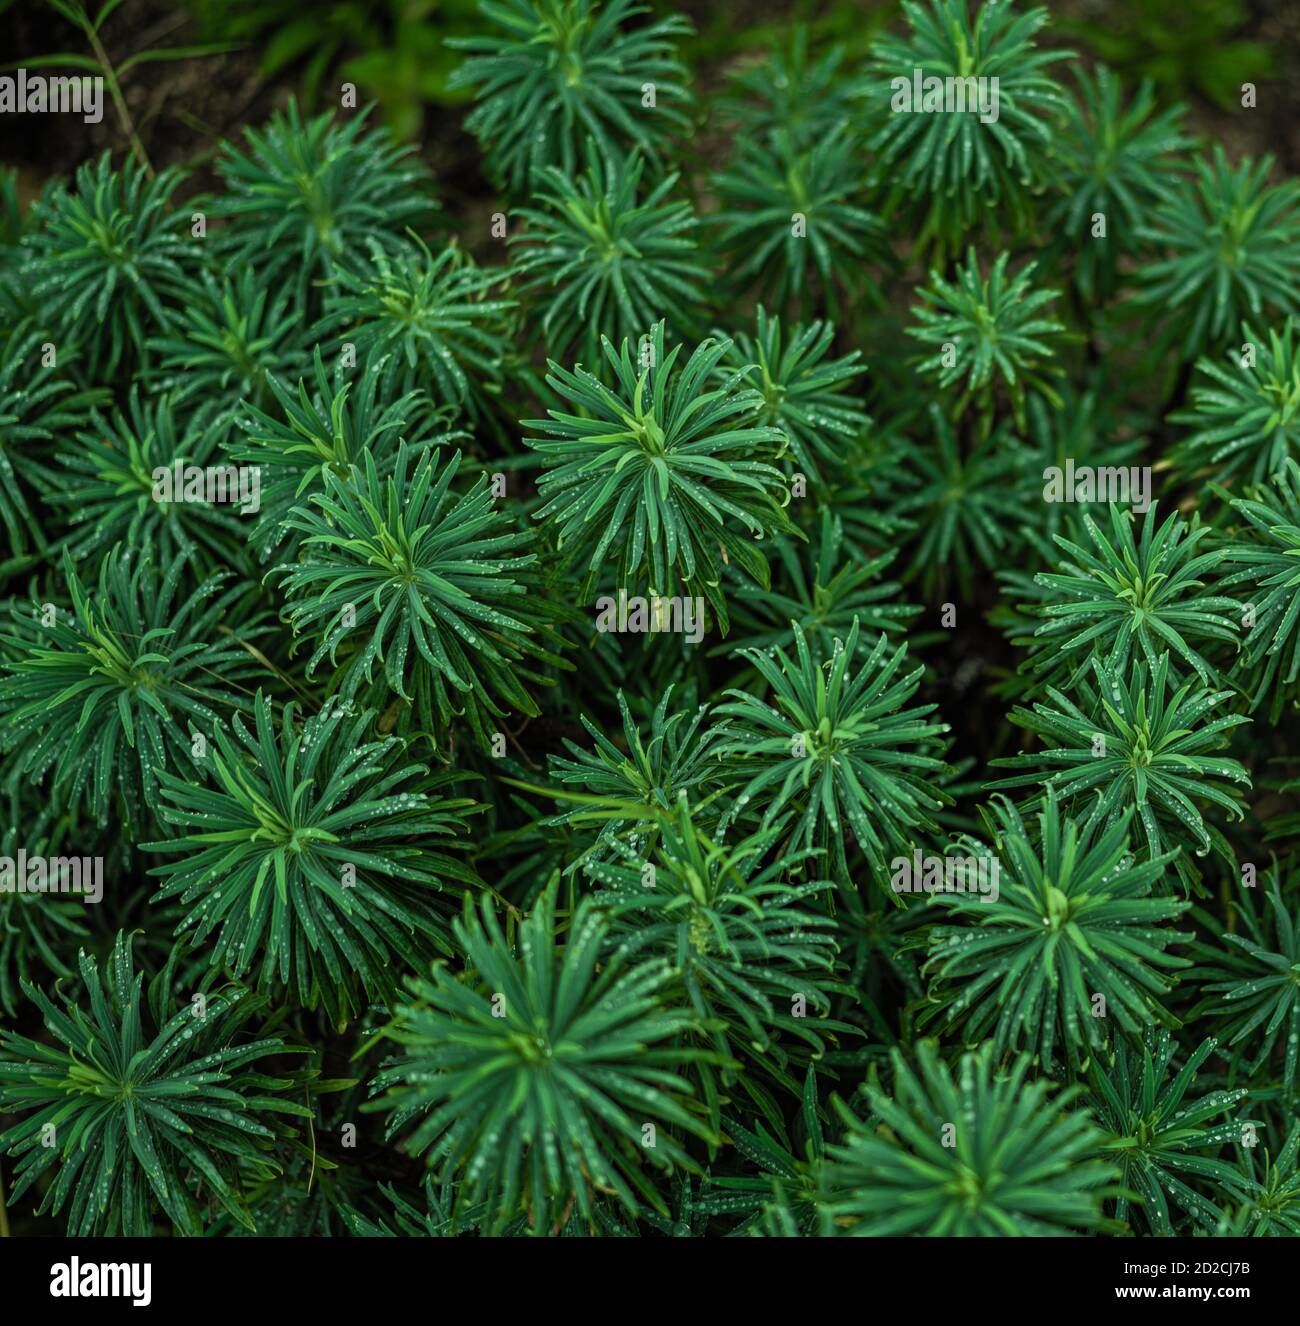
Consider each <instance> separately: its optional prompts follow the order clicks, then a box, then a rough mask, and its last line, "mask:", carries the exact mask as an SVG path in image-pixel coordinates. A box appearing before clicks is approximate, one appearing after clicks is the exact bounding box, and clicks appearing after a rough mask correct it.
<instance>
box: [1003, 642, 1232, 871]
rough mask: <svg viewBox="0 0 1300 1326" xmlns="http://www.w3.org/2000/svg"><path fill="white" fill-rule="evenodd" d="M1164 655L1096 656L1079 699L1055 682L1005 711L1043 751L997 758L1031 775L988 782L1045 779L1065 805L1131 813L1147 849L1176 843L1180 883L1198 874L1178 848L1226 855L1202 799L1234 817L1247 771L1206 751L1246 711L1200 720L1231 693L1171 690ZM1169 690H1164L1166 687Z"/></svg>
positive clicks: (1157, 851)
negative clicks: (1111, 659)
mask: <svg viewBox="0 0 1300 1326" xmlns="http://www.w3.org/2000/svg"><path fill="white" fill-rule="evenodd" d="M1169 666H1170V665H1169V655H1168V654H1161V656H1160V659H1159V661H1158V662H1157V663H1156V664H1155V665H1154V666H1152V667H1150V668H1148V667H1147V666H1146V665H1145V664H1143V663H1138V662H1134V663H1133V664H1132V665H1131V666H1130V667H1129V669H1128V671H1127V682H1125V681H1123V680H1121V676H1123V675H1124V674H1117V673H1115V672H1112V671H1109V670H1108V669H1107V668H1106V666H1105V665H1104V664H1103V663H1102V661H1101V659H1100V658H1099V657H1097V656H1096V655H1094V656H1093V659H1092V670H1093V672H1094V674H1095V678H1096V680H1095V683H1090V682H1089V681H1087V680H1086V679H1080V681H1079V685H1078V691H1077V693H1078V695H1079V697H1080V699H1079V702H1077V703H1076V702H1075V701H1074V700H1071V699H1070V698H1069V697H1067V696H1066V695H1064V694H1063V693H1062V692H1061V691H1058V690H1057V689H1056V688H1055V687H1053V686H1047V687H1046V688H1045V689H1046V692H1047V697H1048V701H1047V702H1046V703H1041V702H1035V704H1034V705H1033V708H1032V711H1031V710H1025V709H1021V708H1016V709H1014V710H1012V718H1013V720H1014V721H1015V722H1016V723H1017V724H1018V725H1019V726H1020V727H1022V728H1024V729H1026V730H1027V731H1029V732H1033V733H1035V734H1037V736H1038V737H1039V738H1040V739H1041V740H1043V741H1044V742H1047V743H1050V744H1049V745H1048V746H1047V747H1046V748H1045V749H1044V750H1042V751H1039V752H1035V753H1033V754H1020V755H1016V756H1013V757H1011V758H1009V759H1001V760H995V761H993V763H994V764H995V765H1005V766H1007V767H1009V768H1030V769H1032V770H1033V772H1031V773H1025V774H1017V775H1015V776H1014V777H1010V778H1003V779H999V780H998V781H997V782H995V783H992V784H990V786H991V787H995V788H1003V787H1024V786H1027V785H1028V786H1046V787H1048V788H1053V789H1055V791H1056V792H1057V794H1058V795H1059V796H1060V797H1061V799H1062V801H1063V802H1064V803H1067V804H1068V803H1069V802H1070V800H1071V799H1072V798H1075V797H1079V798H1082V797H1084V796H1085V795H1086V796H1088V797H1089V798H1091V797H1094V796H1095V797H1096V798H1097V804H1098V809H1099V811H1100V813H1101V814H1102V815H1103V816H1104V817H1105V818H1106V819H1107V820H1112V821H1113V820H1114V819H1116V818H1118V817H1120V816H1122V815H1124V814H1125V812H1126V811H1128V810H1130V809H1131V810H1133V811H1134V812H1135V813H1136V817H1137V820H1138V822H1140V823H1141V825H1142V832H1143V835H1144V836H1145V838H1146V845H1147V850H1148V852H1149V853H1150V855H1151V856H1152V857H1156V856H1159V855H1162V854H1163V853H1165V852H1167V851H1168V850H1169V849H1170V848H1182V849H1185V850H1184V851H1181V852H1178V853H1177V854H1176V856H1175V858H1174V862H1173V864H1174V868H1175V870H1176V871H1177V873H1178V876H1179V878H1180V879H1181V880H1182V881H1183V883H1184V885H1185V886H1189V887H1190V886H1193V885H1194V884H1195V883H1196V880H1197V875H1196V872H1195V870H1194V868H1193V867H1192V866H1191V864H1190V862H1189V861H1188V860H1187V857H1186V854H1185V851H1186V850H1187V849H1190V850H1191V851H1194V852H1195V853H1196V855H1197V856H1205V855H1207V854H1208V853H1209V852H1211V851H1215V852H1217V853H1218V854H1219V855H1220V856H1221V857H1223V858H1224V859H1225V860H1226V861H1228V862H1230V863H1231V862H1232V861H1233V854H1232V850H1231V848H1230V846H1229V845H1228V842H1227V839H1226V838H1225V837H1224V836H1223V834H1222V832H1221V831H1220V830H1219V829H1218V827H1217V826H1216V825H1215V824H1214V823H1213V821H1208V822H1207V820H1206V818H1205V815H1204V813H1203V812H1202V810H1201V807H1202V806H1203V805H1206V804H1208V805H1210V806H1214V807H1217V808H1218V810H1219V811H1221V812H1224V813H1226V814H1227V815H1229V816H1231V817H1240V816H1241V815H1242V813H1243V812H1242V800H1243V796H1242V787H1243V785H1244V786H1247V787H1248V786H1249V785H1250V775H1249V774H1248V773H1247V771H1246V769H1245V768H1244V767H1243V766H1242V765H1241V763H1240V762H1239V761H1237V760H1234V759H1231V758H1226V757H1220V756H1217V755H1215V754H1213V753H1212V752H1214V751H1217V750H1220V749H1221V748H1222V747H1223V746H1224V745H1225V744H1226V735H1225V734H1226V733H1228V732H1230V731H1231V730H1232V729H1233V728H1235V727H1239V726H1240V725H1241V724H1243V723H1249V722H1250V719H1249V718H1247V717H1246V716H1245V715H1244V714H1224V715H1222V716H1221V717H1219V718H1215V719H1212V720H1211V721H1209V722H1205V721H1203V720H1205V718H1206V717H1207V716H1208V715H1209V714H1210V713H1212V712H1213V711H1214V710H1215V709H1216V708H1219V707H1221V706H1222V704H1223V702H1224V701H1225V700H1226V699H1228V698H1229V696H1230V695H1231V692H1230V691H1214V690H1210V689H1208V688H1207V687H1205V686H1203V685H1200V684H1199V683H1198V682H1196V681H1194V680H1193V681H1186V682H1184V683H1182V684H1181V685H1178V686H1177V689H1173V687H1174V685H1175V683H1173V682H1172V681H1171V679H1170V671H1169ZM1171 690H1172V694H1171Z"/></svg>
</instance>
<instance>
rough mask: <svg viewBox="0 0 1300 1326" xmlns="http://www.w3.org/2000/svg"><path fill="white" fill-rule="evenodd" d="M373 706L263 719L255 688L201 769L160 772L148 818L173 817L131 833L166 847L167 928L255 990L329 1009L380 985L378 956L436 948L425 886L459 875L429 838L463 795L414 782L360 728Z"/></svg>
mask: <svg viewBox="0 0 1300 1326" xmlns="http://www.w3.org/2000/svg"><path fill="white" fill-rule="evenodd" d="M372 719H373V715H372V714H369V713H365V712H363V713H352V712H350V711H349V709H348V707H347V706H346V705H343V704H339V703H333V704H329V705H327V707H326V708H325V709H324V710H322V712H321V713H319V714H317V715H315V716H314V717H312V718H309V719H308V720H307V721H306V722H305V723H303V724H302V726H301V730H299V728H298V726H297V721H296V715H295V711H294V707H293V705H286V706H285V707H284V708H283V710H282V711H281V714H280V721H279V724H278V732H277V724H276V721H275V714H274V711H273V707H272V705H271V702H270V701H269V700H268V699H267V698H266V697H265V696H264V695H263V694H262V693H261V692H258V696H257V700H256V703H255V705H254V707H253V721H254V726H253V728H252V730H250V729H249V728H248V727H247V726H246V725H245V724H244V722H243V721H242V720H241V719H240V718H239V717H238V716H236V718H235V719H234V721H233V722H232V724H231V725H230V728H229V730H227V728H226V727H225V726H224V725H223V726H222V727H219V728H217V729H216V731H215V732H214V733H213V746H212V749H211V751H210V753H208V752H206V751H205V753H204V754H203V755H202V756H201V757H199V765H200V768H201V769H202V770H203V771H204V773H205V774H206V778H205V779H204V781H203V782H201V783H199V782H196V781H189V780H185V779H181V778H177V777H175V776H174V775H171V774H168V773H166V772H163V773H160V775H159V780H160V782H161V783H162V792H163V797H164V799H165V804H164V805H163V807H162V809H161V819H162V821H163V823H164V824H167V825H170V826H172V827H173V828H175V829H177V830H178V831H179V832H178V833H177V834H176V835H175V836H173V837H172V838H170V839H167V840H164V841H161V842H156V843H146V844H144V846H145V848H146V850H149V851H154V852H161V853H165V854H166V855H168V856H169V857H179V859H177V860H170V861H167V862H164V863H163V864H161V865H159V866H156V867H155V868H154V870H153V872H152V873H153V874H155V875H157V876H159V877H160V878H161V880H162V881H163V882H162V884H161V885H160V887H159V889H158V894H157V897H158V899H159V900H163V899H167V898H173V897H177V898H180V900H181V901H182V903H183V904H184V905H185V908H186V914H185V919H184V921H183V922H182V925H181V929H182V930H183V931H185V932H189V935H190V939H191V942H192V943H193V944H200V943H203V942H204V941H205V940H209V939H210V943H211V949H210V959H209V960H210V962H211V963H212V965H214V966H217V967H218V968H220V967H222V966H227V965H228V966H229V967H230V969H231V970H232V971H233V972H234V973H235V974H236V975H237V976H242V975H243V974H244V973H246V972H249V971H254V972H255V973H256V979H257V984H258V985H259V986H260V987H261V988H263V989H274V988H278V987H283V986H288V987H289V988H291V989H292V990H293V992H294V994H295V996H296V997H297V999H298V1000H299V1001H300V1002H301V1003H302V1004H303V1005H304V1006H305V1007H307V1008H315V1007H316V1006H317V1005H318V1004H323V1005H324V1007H325V1008H326V1009H327V1011H328V1012H329V1014H330V1016H331V1017H332V1018H333V1020H334V1021H335V1023H340V1022H342V1021H343V1019H344V1017H346V1016H347V1015H348V1014H349V1013H351V1012H353V1011H355V1010H356V1009H357V1008H358V1007H359V1006H360V1001H359V1000H358V997H357V993H356V986H357V985H358V983H359V984H360V985H361V986H362V987H363V988H364V990H365V993H366V995H367V996H368V997H369V998H371V999H378V998H385V997H388V996H389V995H391V993H392V992H393V990H394V989H395V985H396V982H395V976H394V973H393V971H392V965H393V962H394V960H398V961H402V962H406V963H408V964H410V963H413V962H415V960H416V955H417V954H418V953H419V952H420V951H421V950H420V944H421V942H423V943H424V944H433V945H435V946H437V947H440V948H445V947H446V938H445V936H446V932H447V925H446V921H445V919H444V918H441V917H439V916H438V914H437V912H436V910H435V909H433V908H432V907H430V906H429V905H428V899H429V895H430V893H437V892H439V891H442V890H444V889H447V888H448V887H449V886H450V885H452V884H453V883H455V884H460V885H473V884H474V883H476V880H475V876H474V874H473V872H472V871H470V870H468V869H466V867H465V866H464V865H463V864H462V863H460V862H459V861H457V859H456V858H455V857H454V856H452V855H450V854H449V853H448V851H446V850H445V848H446V847H448V846H450V843H449V842H448V841H447V840H448V839H450V838H454V837H455V836H456V835H457V834H459V833H461V832H463V831H464V828H465V822H464V816H465V813H466V812H467V811H468V810H470V809H472V807H473V802H472V801H469V800H467V799H465V798H450V797H446V796H443V795H441V794H440V789H441V788H442V787H444V786H446V785H447V784H449V783H452V782H454V781H455V776H454V775H452V774H448V773H442V774H440V775H439V776H437V777H436V778H435V779H433V780H432V781H430V780H425V781H424V782H423V784H422V787H421V790H420V791H415V790H413V789H414V784H415V781H416V779H417V776H418V775H419V774H421V773H423V772H425V771H424V770H423V769H422V768H421V766H419V765H416V764H414V763H411V762H406V763H403V762H402V758H401V756H402V751H401V743H400V742H399V741H398V740H397V739H396V738H393V737H388V738H385V739H382V740H378V741H365V740H364V737H365V735H366V733H367V731H368V729H369V728H370V726H371V722H372Z"/></svg>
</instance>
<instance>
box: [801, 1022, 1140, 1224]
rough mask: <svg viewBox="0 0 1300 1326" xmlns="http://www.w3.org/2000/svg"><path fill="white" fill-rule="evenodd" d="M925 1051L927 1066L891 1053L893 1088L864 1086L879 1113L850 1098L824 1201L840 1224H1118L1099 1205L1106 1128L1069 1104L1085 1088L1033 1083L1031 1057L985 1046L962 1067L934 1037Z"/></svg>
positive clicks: (920, 1057)
mask: <svg viewBox="0 0 1300 1326" xmlns="http://www.w3.org/2000/svg"><path fill="white" fill-rule="evenodd" d="M916 1060H917V1069H918V1070H919V1072H918V1071H916V1070H914V1069H913V1068H912V1067H911V1065H910V1064H909V1063H908V1062H907V1061H906V1060H905V1059H904V1058H903V1056H902V1054H901V1053H899V1052H898V1051H897V1050H896V1051H895V1052H894V1054H893V1056H892V1063H893V1071H894V1090H893V1093H892V1095H889V1094H886V1092H885V1091H884V1089H883V1088H882V1087H880V1086H879V1084H878V1083H877V1082H875V1081H872V1082H870V1083H869V1084H868V1085H867V1086H866V1087H865V1088H864V1095H865V1096H866V1103H867V1105H868V1107H869V1109H870V1111H871V1119H870V1120H863V1119H860V1118H858V1117H857V1116H856V1115H854V1114H853V1113H852V1112H851V1111H850V1110H849V1109H848V1108H847V1107H845V1106H844V1105H843V1103H842V1102H841V1108H840V1112H841V1116H842V1118H843V1119H844V1122H845V1125H846V1128H847V1133H846V1136H845V1139H844V1141H843V1142H841V1143H838V1144H835V1145H832V1146H831V1147H829V1148H828V1166H827V1168H828V1171H829V1172H828V1175H827V1184H828V1187H829V1189H830V1193H829V1196H828V1198H827V1199H826V1202H825V1204H824V1207H823V1209H824V1210H825V1212H826V1214H827V1216H828V1217H829V1218H830V1220H831V1221H832V1222H833V1223H834V1226H835V1227H836V1228H837V1229H840V1230H842V1231H843V1232H844V1233H846V1234H849V1235H857V1236H861V1235H870V1236H874V1237H883V1236H887V1235H891V1234H927V1235H930V1236H931V1237H943V1236H948V1237H954V1236H956V1237H966V1238H971V1237H977V1238H978V1237H985V1238H988V1237H991V1236H1001V1237H1016V1236H1025V1235H1044V1234H1061V1233H1068V1232H1081V1231H1084V1230H1092V1231H1100V1232H1114V1224H1113V1222H1112V1221H1109V1220H1107V1219H1106V1218H1105V1217H1104V1216H1103V1215H1102V1211H1101V1199H1102V1198H1103V1197H1104V1196H1107V1195H1108V1194H1109V1193H1110V1192H1111V1191H1112V1189H1113V1186H1114V1185H1113V1182H1112V1181H1113V1179H1114V1177H1115V1168H1114V1166H1113V1165H1111V1164H1110V1163H1108V1162H1107V1161H1104V1160H1101V1159H1098V1158H1097V1155H1096V1152H1097V1145H1098V1142H1099V1141H1100V1139H1101V1133H1100V1130H1099V1129H1098V1128H1097V1127H1096V1125H1095V1124H1094V1123H1093V1121H1092V1119H1091V1117H1090V1116H1089V1114H1088V1113H1087V1111H1081V1110H1073V1111H1069V1112H1063V1107H1064V1106H1065V1105H1067V1104H1068V1103H1069V1102H1070V1101H1072V1100H1073V1099H1074V1098H1075V1097H1076V1096H1078V1095H1079V1094H1080V1088H1078V1087H1067V1088H1066V1089H1065V1090H1064V1091H1061V1092H1058V1093H1056V1094H1055V1096H1051V1095H1049V1093H1050V1090H1051V1089H1050V1087H1049V1085H1048V1083H1046V1082H1045V1081H1042V1080H1038V1081H1031V1080H1029V1061H1028V1058H1027V1057H1026V1056H1023V1055H1022V1056H1021V1057H1020V1058H1019V1059H1017V1060H1016V1062H1015V1063H1014V1064H1013V1065H1012V1066H1011V1068H1010V1069H1009V1071H1007V1072H1006V1073H1004V1074H999V1073H998V1072H997V1070H996V1068H995V1066H994V1061H993V1053H992V1047H991V1046H988V1045H985V1046H983V1047H982V1048H981V1049H980V1050H978V1051H976V1052H974V1053H970V1054H965V1055H963V1056H962V1058H961V1061H960V1064H959V1066H958V1069H957V1073H956V1075H955V1076H954V1074H953V1072H952V1071H951V1070H950V1069H949V1067H948V1066H947V1064H945V1063H944V1062H943V1061H942V1060H941V1059H940V1058H939V1057H938V1055H937V1053H936V1049H935V1043H934V1042H933V1041H929V1040H922V1041H919V1042H918V1043H917V1047H916ZM877 1120H878V1121H879V1126H878V1127H873V1126H871V1125H872V1123H873V1122H875V1121H877ZM945 1132H946V1133H947V1134H948V1136H944V1134H945Z"/></svg>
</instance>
